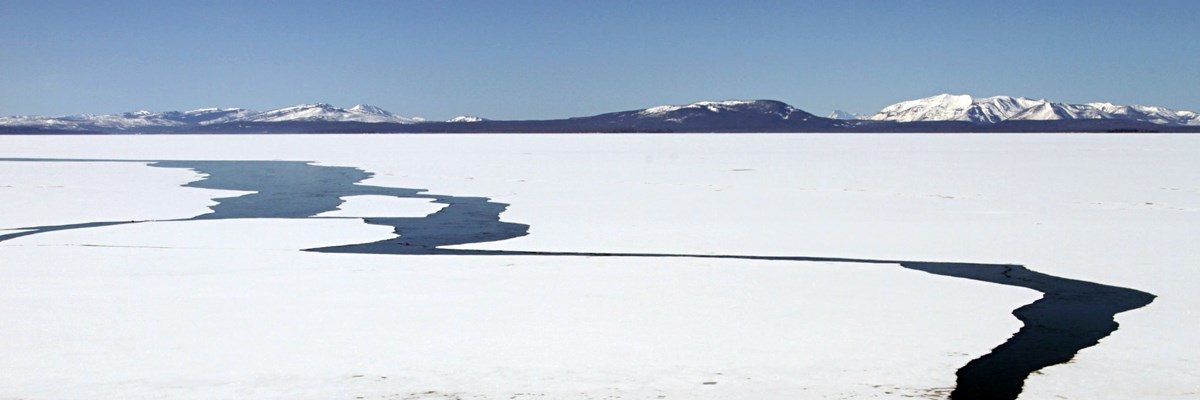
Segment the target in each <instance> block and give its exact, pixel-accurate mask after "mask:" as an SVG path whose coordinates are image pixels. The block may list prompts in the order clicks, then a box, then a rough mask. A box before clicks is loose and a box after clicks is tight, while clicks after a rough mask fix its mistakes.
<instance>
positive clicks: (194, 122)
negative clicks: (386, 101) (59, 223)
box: [0, 103, 425, 133]
mask: <svg viewBox="0 0 1200 400" xmlns="http://www.w3.org/2000/svg"><path fill="white" fill-rule="evenodd" d="M295 121H309V122H371V123H399V124H413V123H418V122H424V121H425V120H424V119H421V118H415V117H402V116H399V115H395V114H392V113H390V112H388V111H386V110H384V109H382V108H379V107H375V106H370V105H366V104H359V105H357V106H354V107H352V108H350V109H348V110H347V109H342V108H338V107H334V106H331V105H329V104H323V103H318V104H302V105H298V106H293V107H285V108H280V109H276V110H271V111H264V112H255V111H250V110H246V109H242V108H202V109H198V110H191V111H164V112H153V111H145V110H139V111H131V112H126V113H120V114H106V115H96V114H77V115H68V116H62V117H46V116H15V117H0V127H28V128H37V129H58V130H78V131H100V132H117V133H120V132H160V131H179V130H188V129H190V128H196V127H204V126H215V125H220V124H226V123H236V122H254V123H270V122H295Z"/></svg>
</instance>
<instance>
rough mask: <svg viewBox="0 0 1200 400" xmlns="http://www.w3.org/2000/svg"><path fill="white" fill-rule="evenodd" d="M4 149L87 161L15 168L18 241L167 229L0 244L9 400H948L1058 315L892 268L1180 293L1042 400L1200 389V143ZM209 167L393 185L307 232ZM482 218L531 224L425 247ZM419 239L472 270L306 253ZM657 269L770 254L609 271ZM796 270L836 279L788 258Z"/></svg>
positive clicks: (1180, 139)
mask: <svg viewBox="0 0 1200 400" xmlns="http://www.w3.org/2000/svg"><path fill="white" fill-rule="evenodd" d="M0 145H2V146H3V147H0V148H3V149H4V150H2V151H0V158H37V159H75V160H76V161H56V162H48V161H37V162H29V161H16V160H10V161H0V194H3V196H0V206H3V207H4V209H6V210H20V211H19V212H7V213H5V215H3V216H0V229H16V228H28V227H39V226H42V227H44V226H54V225H72V224H86V223H92V222H99V221H116V222H128V221H147V222H139V223H136V224H113V225H108V226H96V227H89V228H85V229H63V230H55V231H46V232H42V233H37V234H30V235H27V236H20V237H14V238H12V239H11V240H6V241H3V242H0V260H2V261H0V268H2V271H3V273H4V275H5V277H6V279H5V282H4V283H3V284H0V285H3V286H0V289H2V290H0V318H3V320H0V339H3V340H0V342H3V343H0V350H3V353H4V354H6V355H7V358H6V362H5V363H4V364H2V365H0V372H3V374H0V375H3V376H5V377H4V378H0V387H3V388H6V389H0V398H3V397H15V398H73V397H79V396H80V395H82V394H84V393H86V394H87V397H102V398H129V397H155V398H212V397H254V398H356V397H363V398H538V397H543V396H544V398H605V397H607V398H659V396H663V398H747V399H758V398H809V397H819V398H831V397H832V398H876V397H883V398H887V397H901V396H919V397H931V398H944V397H945V396H946V395H947V394H948V393H949V392H950V390H951V389H952V388H953V387H954V386H955V373H956V371H959V369H960V368H962V367H963V366H964V365H965V364H967V363H968V362H970V361H971V360H974V359H977V358H979V357H981V356H983V355H985V354H988V353H989V352H990V351H991V350H992V349H993V348H995V347H996V346H997V345H1000V344H1001V343H1005V341H1006V340H1008V339H1009V337H1010V336H1012V335H1013V333H1015V332H1017V330H1018V329H1020V328H1021V326H1022V324H1021V322H1020V321H1018V320H1017V319H1016V318H1015V317H1014V316H1013V315H1012V312H1013V310H1014V309H1016V308H1018V307H1021V306H1023V305H1025V304H1029V303H1031V302H1033V301H1035V300H1037V299H1038V298H1039V297H1041V294H1040V293H1038V292H1036V291H1033V290H1028V289H1025V288H1022V287H1014V286H1007V285H997V284H995V283H988V282H984V281H979V280H968V279H958V278H953V277H947V276H939V275H932V274H927V273H924V272H919V271H914V270H911V269H904V268H899V267H898V266H896V265H879V264H878V263H875V261H879V260H919V261H931V262H958V263H977V264H991V265H1009V264H1020V265H1024V266H1026V267H1028V268H1029V269H1030V270H1034V271H1037V272H1038V273H1043V274H1049V275H1054V276H1058V277H1062V278H1069V279H1075V280H1082V281H1086V282H1094V283H1097V284H1103V285H1113V286H1119V287H1125V288H1132V289H1136V290H1140V291H1145V292H1149V293H1153V294H1154V295H1156V296H1158V298H1157V299H1155V300H1154V303H1153V304H1150V305H1149V306H1146V307H1144V308H1139V309H1136V310H1133V311H1129V312H1126V313H1122V314H1119V315H1117V317H1116V320H1117V322H1119V323H1120V329H1119V330H1117V331H1115V332H1114V333H1113V334H1112V335H1111V336H1108V337H1105V338H1104V339H1102V340H1101V342H1100V343H1099V344H1098V345H1096V346H1093V347H1087V348H1085V349H1084V350H1082V352H1080V353H1079V354H1078V355H1077V356H1076V357H1075V358H1074V359H1073V360H1072V361H1071V362H1069V363H1067V364H1059V365H1055V366H1052V367H1049V368H1045V369H1042V370H1041V371H1039V372H1038V373H1035V374H1034V375H1032V376H1031V377H1030V378H1029V379H1028V380H1026V382H1025V391H1024V393H1023V394H1022V396H1021V398H1082V399H1094V398H1193V397H1194V396H1195V394H1196V393H1195V392H1194V390H1195V389H1194V388H1195V387H1197V386H1198V384H1200V377H1198V376H1197V372H1196V370H1195V368H1194V367H1193V366H1192V365H1194V364H1195V363H1196V361H1197V358H1198V356H1200V351H1198V350H1192V349H1191V347H1193V346H1189V345H1188V343H1189V342H1190V341H1191V339H1190V338H1193V337H1195V335H1196V334H1197V333H1200V327H1197V325H1196V324H1195V323H1194V322H1192V321H1190V320H1189V316H1194V315H1195V312H1196V311H1197V309H1200V296H1197V295H1194V294H1192V292H1194V289H1192V288H1190V286H1192V285H1191V283H1194V282H1195V279H1196V277H1197V273H1196V272H1194V269H1193V268H1190V265H1189V264H1191V263H1192V262H1193V260H1196V259H1200V258H1198V257H1197V255H1200V254H1197V253H1200V251H1198V250H1197V249H1194V248H1192V247H1194V246H1192V245H1191V243H1194V242H1196V241H1197V239H1200V233H1198V230H1197V229H1196V228H1195V227H1196V226H1200V225H1197V222H1198V221H1196V218H1197V212H1198V211H1200V187H1198V186H1197V182H1200V179H1197V178H1200V157H1198V156H1200V137H1194V136H1115V135H1080V136H1070V135H1011V136H1009V135H987V136H949V135H904V136H887V135H616V136H602V135H577V136H573V135H495V136H470V135H465V136H459V135H437V136H421V135H392V136H370V135H329V136H113V137H0ZM83 159H92V160H101V159H103V160H118V159H120V160H147V161H142V162H99V161H78V160H83ZM148 160H174V161H168V162H165V163H159V165H157V167H158V168H155V167H150V166H148V165H149V164H151V163H150V162H149V161H148ZM186 160H208V161H237V160H245V161H250V160H253V161H255V162H264V161H265V162H266V164H260V165H257V166H256V167H255V168H254V170H256V171H270V170H272V168H278V166H281V165H304V164H297V163H289V162H291V161H313V162H315V164H313V166H316V167H321V168H318V169H319V170H325V169H332V170H338V171H343V170H344V171H351V170H354V171H361V172H363V173H364V174H363V176H361V177H360V178H357V179H356V180H351V181H350V182H351V183H353V182H358V181H359V180H361V182H360V184H359V185H353V186H351V187H350V189H351V190H350V192H345V193H342V194H340V195H338V196H345V197H344V198H345V200H346V202H345V203H342V204H340V205H339V204H337V203H340V200H338V196H334V197H333V201H332V203H330V202H329V199H320V202H318V203H321V204H333V207H335V208H334V209H332V210H331V209H329V207H327V206H322V207H314V208H312V209H311V210H310V209H309V208H304V209H301V210H297V211H288V208H287V206H285V205H289V206H294V205H295V204H298V203H297V202H296V201H292V200H283V199H289V198H290V199H295V198H296V197H297V196H298V194H297V192H295V191H294V190H293V191H291V192H289V191H287V190H283V191H280V192H279V193H280V195H281V196H283V197H279V198H273V197H272V193H276V192H273V191H271V190H264V189H261V188H259V189H256V190H253V191H255V192H257V193H258V194H257V195H249V193H251V190H250V189H254V188H248V187H242V186H238V185H221V184H219V183H220V182H223V181H221V179H222V178H220V177H221V176H222V174H219V173H217V172H216V171H219V169H212V168H210V170H208V171H206V170H205V169H204V168H203V167H202V166H198V165H197V164H195V163H194V162H192V163H191V164H189V163H188V162H186ZM271 160H279V161H271ZM172 163H174V164H176V165H175V166H176V167H175V168H171V165H170V164H172ZM164 164H165V165H164ZM242 165H250V164H242ZM163 167H166V168H163ZM335 167H336V168H335ZM347 167H352V168H347ZM339 168H340V169H339ZM285 169H286V168H285ZM351 174H354V173H353V172H351ZM371 174H373V175H371ZM281 176H289V177H302V176H308V177H309V178H311V179H308V181H314V180H317V179H316V178H313V177H312V176H310V175H305V173H287V174H281ZM297 179H298V181H305V179H300V178H297ZM322 179H324V178H322ZM267 180H268V179H266V178H257V179H247V182H248V183H247V184H252V183H254V184H257V183H262V182H265V181H267ZM319 181H321V182H330V181H329V180H328V179H325V180H319ZM206 182H207V183H206ZM285 183H288V184H290V185H293V186H294V185H295V184H296V182H295V181H287V182H285ZM343 183H344V182H343ZM185 184H186V185H188V186H186V187H185V186H183V185H185ZM332 184H333V183H330V185H332ZM286 186H287V185H281V187H286ZM366 186H370V187H379V188H386V189H379V190H361V189H362V188H363V187H366ZM412 188H420V189H427V190H428V192H422V193H430V194H436V195H439V196H443V197H429V196H426V195H415V196H414V195H408V193H409V192H407V191H404V190H408V189H412ZM398 190H399V191H400V192H397V191H398ZM356 191H357V192H356ZM351 192H352V193H351ZM401 192H402V193H404V194H405V195H404V196H399V197H395V196H396V193H401ZM288 196H292V197H288ZM389 196H392V197H389ZM422 196H425V197H422ZM319 197H320V196H308V197H307V198H310V199H311V198H319ZM255 198H258V199H260V201H252V199H255ZM460 198H461V199H469V198H485V199H487V200H486V203H479V204H502V205H505V206H503V207H499V209H497V210H495V212H500V211H503V212H502V213H500V214H499V217H500V220H502V221H503V222H502V223H504V224H509V225H514V226H515V225H521V226H527V230H524V228H522V230H521V231H520V232H519V233H521V234H519V235H514V234H509V235H503V234H502V235H500V236H501V237H502V238H508V240H500V241H485V240H467V241H458V242H454V243H451V242H445V241H444V240H443V239H437V238H445V237H446V236H445V235H443V234H441V233H438V232H443V231H444V229H443V228H438V229H433V230H430V229H429V226H428V225H420V226H417V228H416V230H412V229H414V228H413V225H411V223H410V222H411V221H413V220H423V219H422V217H424V216H425V215H429V214H431V213H439V214H440V215H446V213H450V212H452V210H456V209H458V208H457V206H456V205H455V204H452V203H453V199H460ZM447 199H449V200H447ZM448 202H450V203H448ZM238 203H241V204H243V205H247V204H248V205H249V206H247V207H241V208H237V207H234V206H231V205H230V204H234V205H236V204H238ZM438 203H441V204H438ZM274 204H277V205H279V206H278V207H276V206H273V205H274ZM306 204H308V203H306ZM312 204H317V203H312ZM447 204H449V206H447ZM210 206H213V208H212V209H211V210H210V209H209V207H210ZM339 206H340V207H339ZM489 207H490V206H489ZM338 208H340V209H338ZM493 208H494V207H493ZM484 209H492V208H488V207H484ZM222 210H225V211H222ZM239 210H254V211H253V212H250V213H248V214H247V213H246V212H245V211H239ZM468 210H469V209H468ZM310 211H311V212H310ZM222 212H224V213H225V214H222ZM489 212H491V211H489ZM272 213H276V214H272ZM317 214H320V218H303V219H296V217H303V216H316V215H317ZM202 215H208V216H209V217H199V218H197V216H202ZM213 215H217V216H222V215H228V218H216V217H213ZM463 215H475V214H474V213H470V212H468V213H465V214H463ZM493 215H494V214H493ZM247 217H252V218H255V219H245V218H247ZM363 217H365V218H366V220H364V219H360V218H363ZM373 218H375V219H373ZM491 218H492V219H494V216H493V217H491ZM427 219H428V218H426V219H425V220H427ZM389 221H390V222H394V223H386V222H389ZM505 226H508V225H505ZM393 228H394V229H396V230H397V231H398V232H399V233H400V237H399V238H396V237H395V236H394V235H393V234H392V230H393ZM406 228H407V229H410V230H409V231H407V232H408V233H409V234H408V235H407V236H406V231H405V230H404V229H406ZM506 229H508V228H506ZM459 231H461V230H459ZM18 232H19V231H7V232H6V231H0V235H4V234H10V236H11V235H19V233H18ZM24 232H25V233H33V232H36V229H34V230H26V231H24ZM422 232H424V233H422ZM429 232H434V234H432V236H431V234H430V233H429ZM505 232H516V231H511V230H509V231H505ZM422 235H424V236H422ZM420 237H425V238H431V237H432V238H435V239H437V240H434V241H433V242H429V243H435V244H436V245H437V246H439V248H442V249H448V250H452V251H450V252H447V253H445V254H434V253H431V252H426V253H424V254H423V255H422V254H420V253H411V252H410V253H409V254H406V255H396V254H369V253H373V252H371V251H367V252H362V251H359V252H351V253H359V254H347V253H339V254H329V253H314V252H301V251H299V250H302V249H315V248H345V246H348V245H355V244H362V243H390V242H389V241H397V240H401V241H402V240H406V239H411V238H420ZM439 240H443V241H439ZM416 243H418V244H419V243H425V242H420V241H417V242H416ZM457 243H468V244H457ZM362 253H368V254H362ZM374 253H379V252H374ZM552 253H555V254H559V255H560V256H556V257H545V256H544V255H546V254H552ZM647 253H652V254H660V255H699V256H708V255H748V256H756V257H759V259H738V258H720V259H718V258H696V257H636V256H633V257H627V256H622V257H609V256H606V255H612V254H629V255H637V254H647ZM413 254H416V255H413ZM797 256H804V257H817V258H820V259H816V260H810V261H808V262H803V263H799V262H790V261H786V260H772V259H769V258H770V257H797ZM855 260H858V261H860V262H856V261H855ZM1039 290H1041V289H1039ZM1131 308H1132V307H1131ZM97 371H99V372H97Z"/></svg>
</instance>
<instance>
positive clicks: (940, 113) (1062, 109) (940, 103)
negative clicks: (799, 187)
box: [866, 94, 1200, 126]
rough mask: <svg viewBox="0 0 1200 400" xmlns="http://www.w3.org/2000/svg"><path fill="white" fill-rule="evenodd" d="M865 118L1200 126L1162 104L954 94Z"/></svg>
mask: <svg viewBox="0 0 1200 400" xmlns="http://www.w3.org/2000/svg"><path fill="white" fill-rule="evenodd" d="M866 119H868V120H874V121H893V122H923V121H966V122H972V123H976V124H988V123H996V122H1001V121H1056V120H1084V119H1114V120H1126V121H1138V122H1148V123H1153V124H1159V125H1184V126H1200V118H1198V116H1197V114H1196V113H1194V112H1191V111H1176V110H1170V109H1166V108H1162V107H1147V106H1120V105H1114V104H1111V103H1087V104H1067V103H1055V102H1051V101H1047V100H1032V99H1027V98H1024V97H1010V96H994V97H980V98H976V97H971V96H970V95H951V94H940V95H937V96H932V97H926V98H923V99H916V100H908V101H902V102H899V103H896V104H893V105H890V106H887V107H885V108H884V109H883V110H881V111H880V112H879V113H877V114H875V115H872V116H870V117H867V118H866Z"/></svg>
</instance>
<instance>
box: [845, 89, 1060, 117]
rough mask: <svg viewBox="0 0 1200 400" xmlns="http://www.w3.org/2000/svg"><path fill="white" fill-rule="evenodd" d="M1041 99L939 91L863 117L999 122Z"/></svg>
mask: <svg viewBox="0 0 1200 400" xmlns="http://www.w3.org/2000/svg"><path fill="white" fill-rule="evenodd" d="M1041 102H1044V101H1039V100H1030V99H1026V98H1024V97H1008V96H995V97H984V98H973V97H971V96H969V95H950V94H940V95H937V96H933V97H926V98H923V99H917V100H909V101H903V102H900V103H896V104H893V105H890V106H888V107H886V108H884V109H883V110H882V111H880V112H879V113H878V114H875V115H872V116H870V117H868V118H867V119H870V120H875V121H895V122H916V121H968V122H974V123H990V122H1000V121H1003V120H1006V119H1008V118H1009V117H1012V116H1013V115H1015V114H1017V113H1019V112H1021V111H1023V110H1025V109H1027V108H1030V107H1034V106H1036V105H1038V104H1040V103H1041Z"/></svg>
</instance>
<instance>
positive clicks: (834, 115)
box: [825, 110, 867, 120]
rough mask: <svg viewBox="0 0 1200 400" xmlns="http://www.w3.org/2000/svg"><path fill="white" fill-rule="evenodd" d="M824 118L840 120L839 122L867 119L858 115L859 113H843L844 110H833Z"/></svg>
mask: <svg viewBox="0 0 1200 400" xmlns="http://www.w3.org/2000/svg"><path fill="white" fill-rule="evenodd" d="M825 118H829V119H841V120H856V119H866V118H867V117H866V116H864V115H862V114H859V113H852V112H849V111H845V110H833V112H831V113H829V116H828V117H825Z"/></svg>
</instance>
